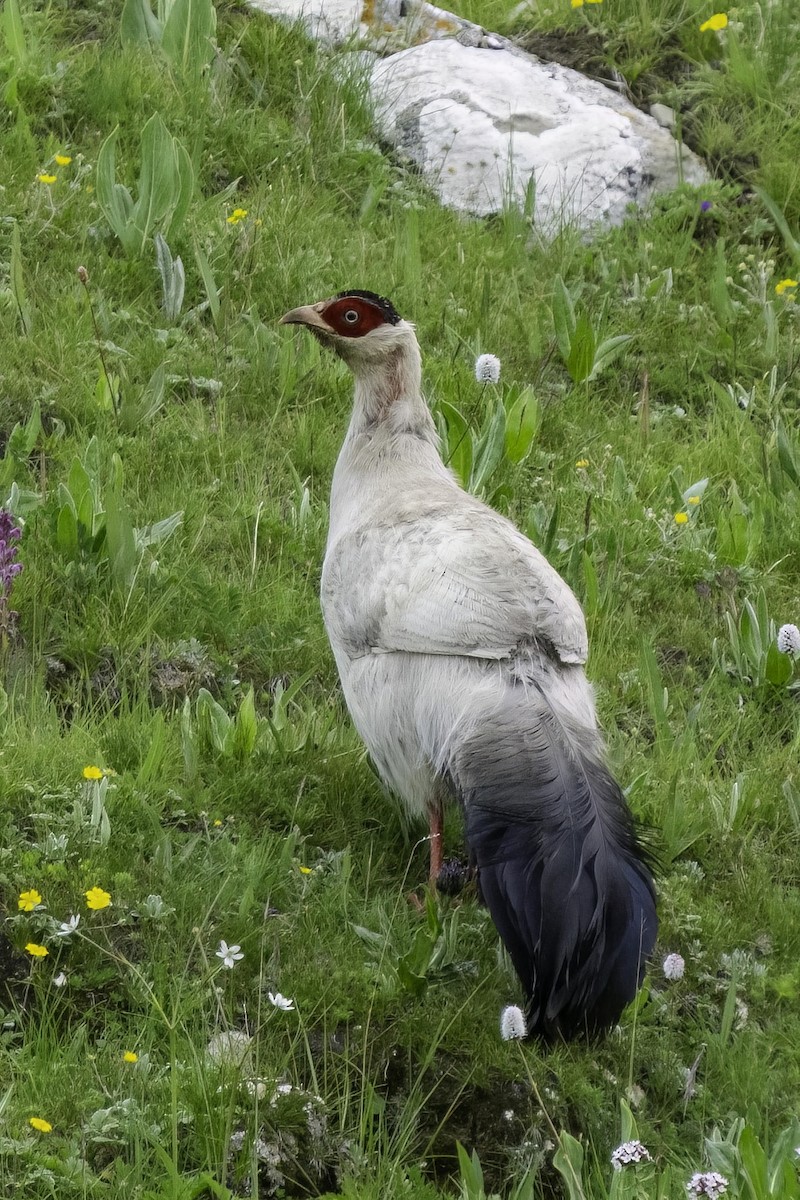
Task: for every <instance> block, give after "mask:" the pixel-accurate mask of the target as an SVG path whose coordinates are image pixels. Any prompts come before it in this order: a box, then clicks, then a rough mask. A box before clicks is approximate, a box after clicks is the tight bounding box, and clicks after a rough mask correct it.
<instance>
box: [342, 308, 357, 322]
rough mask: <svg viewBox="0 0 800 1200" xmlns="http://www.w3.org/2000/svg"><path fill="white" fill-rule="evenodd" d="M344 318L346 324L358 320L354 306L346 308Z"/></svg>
mask: <svg viewBox="0 0 800 1200" xmlns="http://www.w3.org/2000/svg"><path fill="white" fill-rule="evenodd" d="M344 319H345V321H346V322H347V324H348V325H355V324H356V322H357V321H358V313H357V312H356V310H355V309H354V308H348V310H347V312H346V313H345V314H344Z"/></svg>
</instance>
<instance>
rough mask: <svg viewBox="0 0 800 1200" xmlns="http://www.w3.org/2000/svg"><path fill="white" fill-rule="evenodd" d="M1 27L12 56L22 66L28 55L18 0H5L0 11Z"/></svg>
mask: <svg viewBox="0 0 800 1200" xmlns="http://www.w3.org/2000/svg"><path fill="white" fill-rule="evenodd" d="M0 27H1V28H2V30H3V40H4V41H5V44H6V49H7V50H8V52H9V54H10V55H11V57H12V58H13V59H14V62H15V63H16V65H17V66H18V67H21V66H22V65H23V63H24V62H25V61H26V60H27V57H28V48H27V46H26V44H25V31H24V29H23V28H22V16H21V14H20V11H19V3H18V0H5V4H4V5H3V11H2V13H0Z"/></svg>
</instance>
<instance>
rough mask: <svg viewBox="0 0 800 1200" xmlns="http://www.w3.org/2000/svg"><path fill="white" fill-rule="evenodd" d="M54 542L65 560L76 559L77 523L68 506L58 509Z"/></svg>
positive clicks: (63, 505)
mask: <svg viewBox="0 0 800 1200" xmlns="http://www.w3.org/2000/svg"><path fill="white" fill-rule="evenodd" d="M56 542H57V543H58V548H59V550H60V551H61V553H62V554H63V555H64V557H65V558H69V559H76V558H77V557H78V522H77V519H76V517H75V513H74V512H73V510H72V508H71V507H70V505H69V504H62V505H61V508H60V509H59V512H58V521H57V524H56Z"/></svg>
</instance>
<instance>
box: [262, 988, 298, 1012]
mask: <svg viewBox="0 0 800 1200" xmlns="http://www.w3.org/2000/svg"><path fill="white" fill-rule="evenodd" d="M267 995H268V996H269V1002H270V1004H274V1005H275V1007H276V1008H279V1009H281V1011H282V1012H294V1000H289V999H288V998H287V997H286V996H282V995H281V993H280V992H275V993H274V994H273V993H272V992H267Z"/></svg>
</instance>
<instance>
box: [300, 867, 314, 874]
mask: <svg viewBox="0 0 800 1200" xmlns="http://www.w3.org/2000/svg"><path fill="white" fill-rule="evenodd" d="M298 870H299V871H300V874H301V875H313V873H314V868H313V867H299V868H298Z"/></svg>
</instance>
